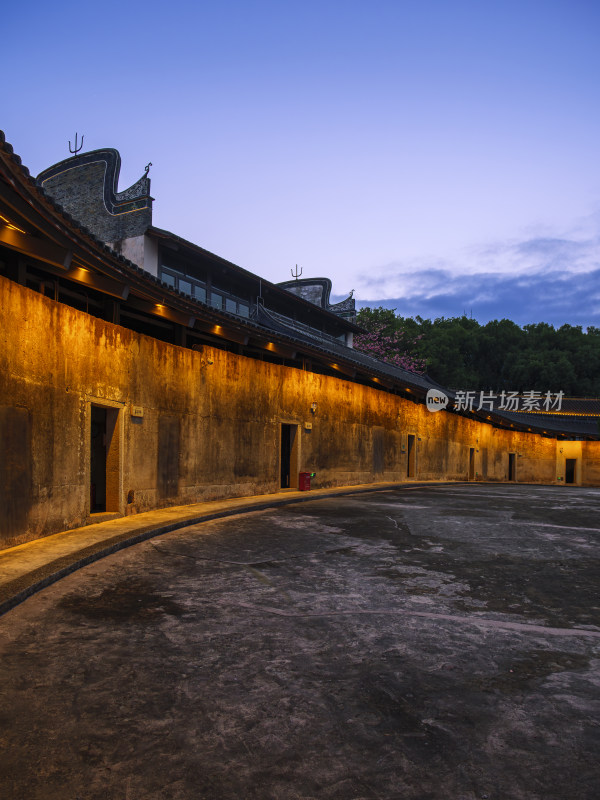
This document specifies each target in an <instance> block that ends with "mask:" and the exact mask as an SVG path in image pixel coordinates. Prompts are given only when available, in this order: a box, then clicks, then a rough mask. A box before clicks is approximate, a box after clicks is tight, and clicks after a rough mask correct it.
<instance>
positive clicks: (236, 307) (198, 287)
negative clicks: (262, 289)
mask: <svg viewBox="0 0 600 800" xmlns="http://www.w3.org/2000/svg"><path fill="white" fill-rule="evenodd" d="M158 277H159V279H160V280H161V281H163V282H164V283H166V284H167V286H171V287H172V288H173V289H177V290H178V291H180V292H183V293H184V294H187V295H189V296H190V297H193V298H195V299H196V300H200V301H201V302H202V303H208V305H210V306H212V307H213V308H218V309H219V311H228V312H229V313H230V314H237V315H238V316H240V317H246V318H248V317H249V316H250V303H249V301H248V300H243V299H242V298H240V297H236V296H235V295H233V294H229V292H226V291H224V290H222V289H219V290H215V289H210V290H209V289H207V286H206V283H205V282H204V281H201V280H199V279H198V278H195V277H193V276H192V275H186V274H184V273H183V272H179V271H178V270H176V269H173V268H172V267H165V266H161V267H160V269H159V273H158Z"/></svg>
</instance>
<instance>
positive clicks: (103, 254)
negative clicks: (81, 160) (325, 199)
mask: <svg viewBox="0 0 600 800" xmlns="http://www.w3.org/2000/svg"><path fill="white" fill-rule="evenodd" d="M0 162H1V163H0V166H1V164H2V163H3V164H4V165H5V166H4V167H3V171H4V175H5V179H6V181H7V183H8V184H10V185H12V186H13V188H15V190H17V189H18V186H19V185H20V186H21V187H22V191H21V194H22V195H23V196H26V199H27V202H28V204H29V206H30V207H32V208H33V209H35V212H36V213H37V214H38V215H40V216H39V217H38V218H39V219H42V218H43V219H44V220H45V221H46V222H48V221H49V222H50V223H51V224H52V225H53V227H54V229H55V230H56V231H58V232H60V233H61V235H63V236H65V237H67V238H68V240H69V242H70V243H71V244H72V245H73V246H74V247H76V248H78V251H77V252H78V253H82V254H84V256H85V257H87V258H88V259H90V258H93V259H94V264H95V265H97V268H98V269H99V270H100V271H103V272H104V274H106V275H108V276H109V277H113V278H117V279H118V280H120V281H126V282H127V283H128V284H131V287H132V291H138V292H141V295H142V296H144V297H150V298H152V299H153V300H154V301H155V302H162V303H165V304H168V306H169V308H173V309H174V310H177V311H182V312H184V313H185V314H189V315H190V316H194V317H196V318H198V319H201V320H203V321H208V322H211V323H216V324H223V323H225V324H227V325H228V326H229V327H230V328H232V329H236V330H238V331H246V332H247V333H248V335H250V336H255V337H256V336H262V337H263V338H264V336H265V334H266V333H268V335H269V338H275V339H276V340H278V341H280V342H284V343H286V342H287V343H292V344H294V345H295V346H298V345H299V347H298V348H297V349H300V350H301V351H302V352H303V353H305V354H306V355H308V356H309V357H314V358H318V357H320V358H321V359H322V360H324V361H326V362H327V361H334V362H337V363H338V364H341V365H345V367H346V369H347V370H348V369H350V370H352V369H354V370H356V372H357V373H358V377H359V378H360V379H362V380H365V379H372V380H374V381H379V380H381V385H382V387H383V388H392V389H394V390H396V391H407V392H413V395H412V396H413V397H415V399H423V398H424V397H425V395H426V393H427V391H428V390H429V389H437V390H440V391H444V392H445V393H446V394H447V395H448V396H449V397H450V398H451V399H452V398H454V397H455V393H454V392H451V391H447V390H445V389H443V387H441V386H440V385H439V384H438V383H437V382H436V381H434V380H433V379H431V378H430V377H428V376H427V375H418V374H416V373H413V372H408V371H407V370H403V369H401V368H399V367H395V366H393V365H391V364H388V363H386V362H383V361H379V360H377V359H375V358H372V357H371V356H368V355H366V354H365V353H361V352H360V351H358V350H355V349H353V348H349V347H347V346H345V345H344V344H342V343H341V342H338V341H336V340H334V339H331V338H330V337H323V336H321V335H319V332H317V331H314V332H313V331H311V329H310V328H308V326H299V325H297V324H296V325H295V324H294V321H293V320H291V319H289V318H286V317H282V315H280V314H276V313H275V312H273V311H270V310H268V309H267V308H265V307H264V306H263V305H258V306H257V309H256V312H255V314H254V318H253V319H244V318H242V317H239V316H237V315H235V314H231V313H229V312H226V311H220V310H217V309H215V308H213V307H211V306H208V305H207V304H205V303H202V302H201V301H199V300H196V299H194V298H191V297H189V296H188V295H186V294H184V293H181V292H178V291H177V290H175V289H173V288H171V287H169V286H168V285H167V284H165V283H163V282H161V281H160V280H158V279H157V278H155V277H154V276H152V275H150V274H149V273H147V272H145V271H144V270H143V269H141V268H140V267H138V266H137V265H136V264H134V263H132V262H131V261H129V260H128V259H126V258H124V257H123V256H122V255H120V254H119V253H116V252H115V251H114V250H112V249H111V248H110V247H108V246H107V245H106V244H104V242H102V241H100V240H99V239H97V238H96V237H95V236H94V235H93V234H92V233H91V232H90V231H89V230H87V229H86V228H84V227H83V226H82V225H80V224H79V222H78V221H77V220H75V219H73V217H71V216H70V215H69V214H67V213H66V212H65V211H64V209H62V208H61V206H59V205H58V204H57V203H56V202H54V201H53V200H52V199H51V198H50V197H49V196H48V195H47V194H46V193H45V192H44V191H43V189H42V188H41V187H40V186H38V185H37V184H36V182H35V180H34V179H33V178H32V177H31V175H30V173H29V170H27V168H26V167H24V166H23V165H22V163H21V159H20V158H19V157H18V156H17V155H15V153H14V151H13V148H12V147H11V145H10V144H9V143H8V142H6V139H5V136H4V134H3V133H2V131H0ZM153 230H154V231H155V232H156V233H157V234H158V233H160V234H163V235H167V236H169V237H173V238H179V237H175V236H174V234H169V233H168V232H167V231H160V229H153ZM181 241H183V242H185V240H181ZM186 244H187V245H190V246H192V245H191V243H187V242H186ZM193 247H196V246H195V245H194V246H193ZM197 249H198V250H202V248H197ZM204 252H206V253H208V251H204ZM210 255H211V256H212V257H214V258H217V259H219V257H218V256H213V254H210ZM219 260H220V261H222V262H223V263H226V264H228V263H229V262H225V260H224V259H219ZM232 266H235V265H232ZM236 269H237V270H241V268H240V267H236ZM241 271H243V272H245V270H241ZM247 274H248V275H252V273H247ZM252 277H253V278H258V276H254V275H252ZM270 285H271V286H273V288H274V289H276V290H277V291H283V290H282V289H279V287H276V286H275V285H274V284H270ZM157 298H158V299H157ZM301 302H307V301H301ZM310 305H312V304H310ZM322 313H325V314H329V313H330V312H327V311H323V312H322ZM336 319H338V320H339V317H336ZM348 327H349V328H350V329H353V328H355V327H356V326H353V325H351V324H349V325H348ZM581 402H582V403H585V404H587V403H588V401H587V400H583V401H581ZM589 402H590V403H597V402H599V401H597V400H591V401H589ZM586 407H589V405H586ZM594 407H595V406H594ZM456 413H462V414H464V415H465V416H472V417H475V418H477V419H479V420H481V421H483V422H485V421H488V422H490V423H492V424H499V425H502V426H503V427H515V428H517V429H520V430H528V429H532V430H535V431H536V432H545V431H547V432H548V433H554V434H556V435H561V434H562V435H566V436H571V437H573V436H575V437H589V438H595V439H598V438H600V434H599V432H598V428H597V425H596V424H595V420H594V424H593V425H592V423H591V422H590V421H589V420H588V421H585V420H580V419H577V418H574V417H570V418H566V417H565V416H564V415H562V416H558V415H557V416H556V417H552V416H551V415H542V416H541V417H535V418H534V415H523V414H521V413H514V412H512V413H510V412H501V411H495V412H493V413H492V414H489V413H486V412H483V411H481V412H456Z"/></svg>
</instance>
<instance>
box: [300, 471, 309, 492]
mask: <svg viewBox="0 0 600 800" xmlns="http://www.w3.org/2000/svg"><path fill="white" fill-rule="evenodd" d="M310 476H311V473H310V472H301V473H300V474H299V475H298V489H300V491H301V492H308V491H309V490H310Z"/></svg>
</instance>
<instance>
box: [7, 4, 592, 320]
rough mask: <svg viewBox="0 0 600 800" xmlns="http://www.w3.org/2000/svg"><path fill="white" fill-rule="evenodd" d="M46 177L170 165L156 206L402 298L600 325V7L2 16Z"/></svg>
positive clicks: (267, 7) (365, 291) (163, 7)
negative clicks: (84, 162)
mask: <svg viewBox="0 0 600 800" xmlns="http://www.w3.org/2000/svg"><path fill="white" fill-rule="evenodd" d="M3 28H4V36H3V45H2V57H3V64H4V74H5V76H7V79H6V80H5V84H4V92H3V103H2V118H1V119H0V127H1V128H2V129H3V130H4V131H5V133H6V137H7V139H8V141H9V142H11V144H12V145H13V146H14V148H15V151H16V152H17V153H18V154H19V155H20V156H21V157H22V159H23V162H24V164H25V165H26V166H28V167H29V169H30V170H31V172H32V173H33V174H37V173H38V172H40V171H41V170H42V169H44V168H46V167H48V166H50V165H51V164H53V163H55V162H57V161H60V160H62V159H63V158H65V157H68V155H69V153H68V140H69V139H70V140H71V141H73V140H74V136H75V131H77V132H78V133H79V135H81V134H82V133H83V134H85V148H84V149H85V150H88V149H89V150H92V149H96V148H100V147H115V148H116V149H118V150H119V151H120V153H121V157H122V171H121V179H120V184H119V189H120V190H122V189H124V188H126V187H127V186H129V185H130V184H131V183H133V182H134V181H135V180H137V178H139V177H140V176H141V175H142V173H143V171H144V166H145V165H146V164H147V163H148V162H149V161H151V162H152V164H153V166H152V169H151V170H150V177H151V178H152V194H153V196H154V197H155V198H156V202H155V204H154V224H155V225H157V226H159V227H162V228H167V229H169V230H172V231H174V232H175V233H177V234H179V235H181V236H184V237H185V238H188V239H190V240H192V241H194V242H196V243H198V244H200V245H202V246H203V247H206V248H207V249H209V250H212V251H213V252H216V253H218V254H219V255H222V256H224V257H225V258H228V259H230V260H231V261H234V262H235V263H237V264H239V265H240V266H243V267H245V268H247V269H250V270H252V271H254V272H257V273H259V274H261V275H263V276H264V277H266V278H269V279H270V280H273V281H283V280H288V279H289V278H290V277H291V276H290V269H291V268H293V267H294V266H295V264H298V265H299V266H300V267H302V268H303V277H314V276H322V275H324V276H329V277H330V278H331V279H332V280H333V285H334V293H335V295H336V297H340V296H342V295H343V294H344V293H347V292H349V291H350V289H355V290H356V297H357V299H358V300H359V302H360V304H362V305H380V304H384V305H387V306H389V307H395V308H396V309H397V310H398V313H401V314H403V315H406V316H414V315H416V314H420V315H421V316H423V317H430V316H431V317H436V316H457V315H460V314H462V313H463V312H466V313H467V314H472V315H473V316H474V317H476V318H477V319H479V320H480V321H482V322H485V321H486V320H488V319H491V318H502V317H509V318H512V319H514V320H515V321H516V322H518V323H520V324H524V323H527V322H538V321H546V322H551V323H553V324H555V325H560V324H562V323H564V322H568V323H571V324H579V325H583V326H584V327H586V326H587V325H596V326H600V249H599V244H600V157H599V155H600V154H599V152H598V151H599V143H600V46H599V45H598V42H599V41H600V3H599V2H597V0H568V2H558V1H557V2H553V0H539V1H537V0H517V1H514V2H513V0H501V1H500V0H496V2H494V0H490V1H489V2H483V0H470V1H468V2H467V1H465V2H461V1H460V0H457V1H456V2H455V1H454V0H422V2H418V1H417V0H412V1H411V2H404V1H403V0H395V2H377V0H372V2H369V3H367V2H352V0H345V1H344V2H342V1H341V0H336V1H335V2H331V0H329V1H328V0H320V2H313V1H312V0H305V1H304V2H302V3H291V2H286V0H279V1H278V2H273V1H271V2H252V1H251V0H249V1H247V2H232V1H231V0H221V2H219V3H215V2H214V0H213V1H211V2H210V3H209V2H198V1H197V0H196V2H182V1H181V0H173V2H171V3H168V4H165V3H158V2H155V1H154V0H146V1H145V2H140V1H139V0H128V2H120V3H116V2H114V0H108V1H107V2H104V3H103V4H101V5H97V6H94V5H91V4H85V3H81V2H77V3H75V2H60V0H58V1H57V2H56V3H47V2H39V0H38V1H37V2H29V3H23V4H21V5H20V6H18V5H17V4H16V3H11V4H9V7H8V8H7V9H5V10H4V11H3Z"/></svg>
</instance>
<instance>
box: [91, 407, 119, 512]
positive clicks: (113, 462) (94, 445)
mask: <svg viewBox="0 0 600 800" xmlns="http://www.w3.org/2000/svg"><path fill="white" fill-rule="evenodd" d="M90 416H91V420H90V423H91V424H90V514H99V513H102V512H106V511H119V510H120V509H119V498H120V492H119V467H120V464H119V426H118V424H117V423H118V420H119V410H118V409H117V408H110V407H107V406H99V405H94V404H92V406H91V415H90Z"/></svg>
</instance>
